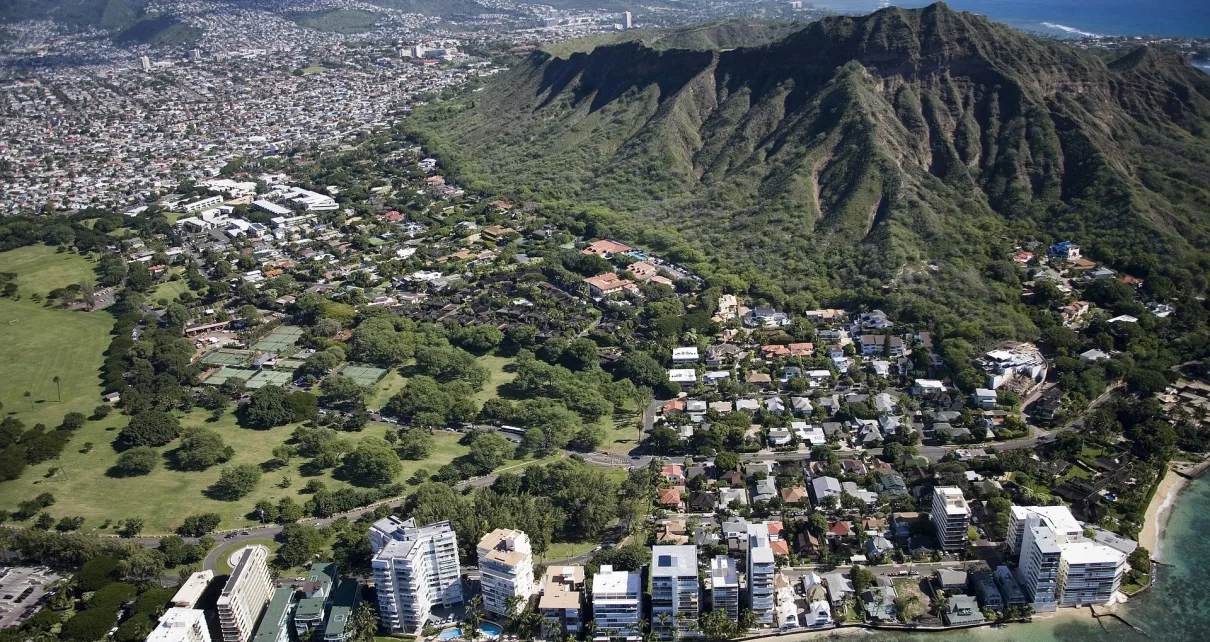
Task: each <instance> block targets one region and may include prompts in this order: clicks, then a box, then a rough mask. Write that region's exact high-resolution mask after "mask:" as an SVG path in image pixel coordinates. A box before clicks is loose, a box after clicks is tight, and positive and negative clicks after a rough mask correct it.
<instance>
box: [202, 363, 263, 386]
mask: <svg viewBox="0 0 1210 642" xmlns="http://www.w3.org/2000/svg"><path fill="white" fill-rule="evenodd" d="M255 375H256V371H255V370H249V369H247V368H230V367H227V366H224V367H223V369H222V370H219V371H218V372H216V373H214V374H212V375H210V376H209V377H208V378H207V379H206V380H205V381H203V382H202V383H204V384H206V385H208V386H221V385H223V383H224V382H226V381H227V380H228V379H236V378H238V379H243V380H244V382H245V383H247V382H248V381H249V380H251V379H252V377H253V376H255Z"/></svg>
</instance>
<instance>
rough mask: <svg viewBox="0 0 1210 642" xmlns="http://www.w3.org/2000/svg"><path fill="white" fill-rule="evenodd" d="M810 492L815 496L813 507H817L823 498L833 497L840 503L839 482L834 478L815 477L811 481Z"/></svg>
mask: <svg viewBox="0 0 1210 642" xmlns="http://www.w3.org/2000/svg"><path fill="white" fill-rule="evenodd" d="M811 490H812V492H813V494H814V495H815V505H816V506H819V504H820V502H822V501H823V499H824V498H825V497H835V498H836V500H837V501H840V492H841V489H840V480H839V479H836V478H835V477H816V478H815V479H812V480H811Z"/></svg>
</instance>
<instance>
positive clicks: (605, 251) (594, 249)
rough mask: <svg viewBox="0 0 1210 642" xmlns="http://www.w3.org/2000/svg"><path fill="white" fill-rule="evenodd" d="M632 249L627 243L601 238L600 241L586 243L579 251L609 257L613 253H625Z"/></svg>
mask: <svg viewBox="0 0 1210 642" xmlns="http://www.w3.org/2000/svg"><path fill="white" fill-rule="evenodd" d="M632 250H633V248H631V247H630V246H628V245H622V244H621V243H614V242H613V241H607V240H601V241H593V242H592V243H590V244H589V245H588V247H586V248H584V249H583V250H582V251H581V252H580V253H581V254H594V255H596V256H600V257H603V258H609V257H610V256H613V255H614V254H625V253H626V252H630V251H632Z"/></svg>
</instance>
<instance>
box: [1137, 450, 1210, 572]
mask: <svg viewBox="0 0 1210 642" xmlns="http://www.w3.org/2000/svg"><path fill="white" fill-rule="evenodd" d="M1207 466H1210V460H1205V461H1201V462H1198V463H1196V464H1194V465H1191V466H1186V467H1185V470H1184V471H1182V472H1177V471H1176V469H1175V468H1174V467H1173V466H1172V465H1169V466H1168V467H1167V468H1166V469H1165V473H1164V478H1163V479H1161V480H1160V483H1159V485H1158V486H1156V489H1155V494H1153V495H1152V496H1151V502H1150V503H1149V504H1148V505H1147V512H1146V513H1145V514H1144V517H1143V530H1141V531H1139V546H1142V547H1144V548H1146V549H1147V550H1148V551H1151V559H1153V560H1155V561H1157V562H1160V561H1163V557H1162V555H1163V548H1164V529H1165V528H1166V527H1167V525H1168V519H1169V518H1170V517H1171V516H1172V507H1173V506H1174V505H1175V504H1176V500H1177V499H1178V498H1179V497H1180V494H1181V493H1182V492H1184V490H1185V489H1186V488H1188V486H1189V484H1190V482H1192V481H1193V479H1194V478H1196V477H1197V476H1199V475H1200V474H1201V472H1202V471H1204V470H1205V469H1206V467H1207Z"/></svg>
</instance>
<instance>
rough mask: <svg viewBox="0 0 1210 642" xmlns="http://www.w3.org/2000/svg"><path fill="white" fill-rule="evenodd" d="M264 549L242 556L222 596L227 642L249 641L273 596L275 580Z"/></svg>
mask: <svg viewBox="0 0 1210 642" xmlns="http://www.w3.org/2000/svg"><path fill="white" fill-rule="evenodd" d="M268 550H269V549H267V548H265V547H264V546H248V547H246V548H244V549H243V550H242V551H241V552H239V553H238V555H239V560H238V561H237V562H236V563H235V567H234V568H233V569H232V571H231V576H230V577H229V578H227V584H226V585H224V586H223V592H222V593H220V594H219V596H218V605H217V606H218V621H219V624H220V626H221V627H222V630H223V642H248V640H250V639H252V634H253V633H254V632H255V631H256V622H257V620H259V619H260V615H261V612H262V611H264V610H265V605H266V604H268V603H269V597H270V596H271V595H272V594H273V578H272V577H270V576H269V566H268V564H266V563H265V562H266V560H267V559H268V555H269V553H268Z"/></svg>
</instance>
